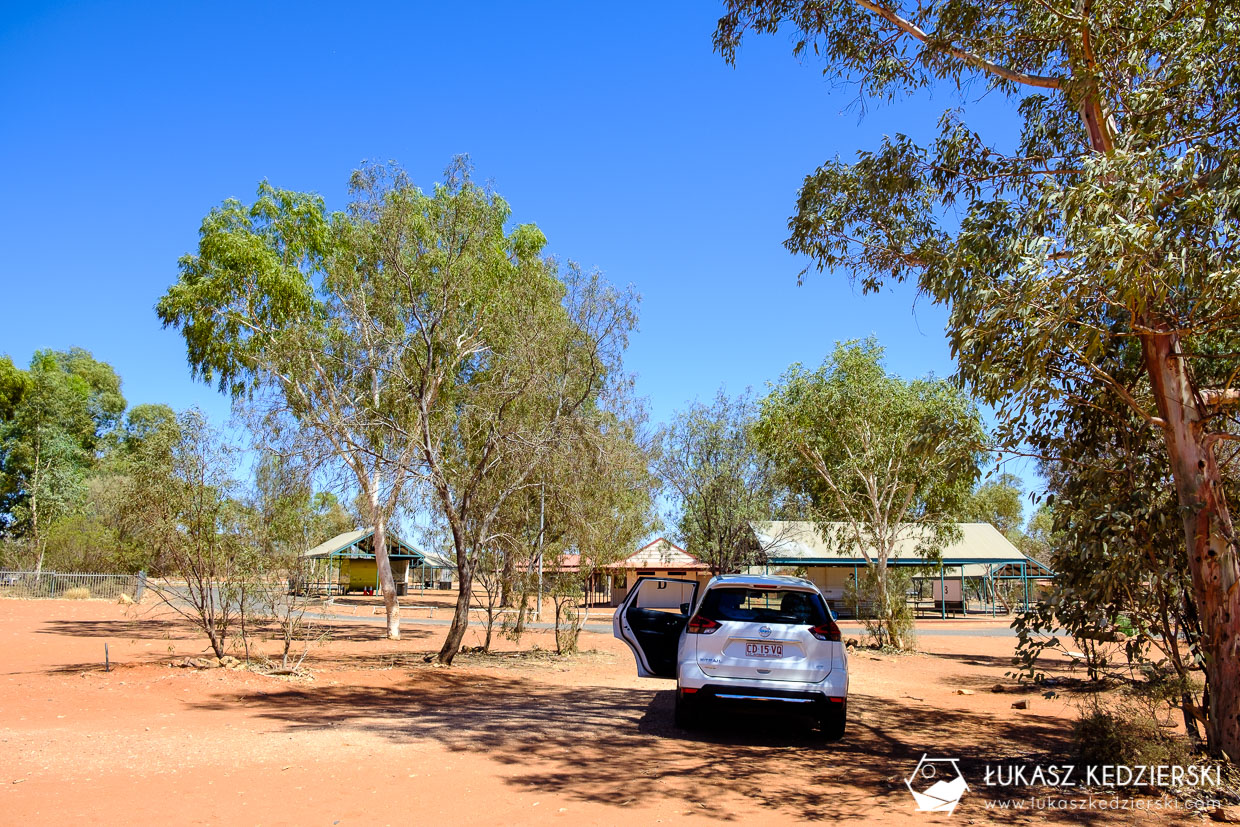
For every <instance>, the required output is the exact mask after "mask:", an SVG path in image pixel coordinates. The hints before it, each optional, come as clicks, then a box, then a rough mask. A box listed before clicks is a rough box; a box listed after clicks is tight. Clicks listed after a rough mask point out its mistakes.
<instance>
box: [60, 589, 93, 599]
mask: <svg viewBox="0 0 1240 827" xmlns="http://www.w3.org/2000/svg"><path fill="white" fill-rule="evenodd" d="M65 600H90V589H88V588H86V587H85V586H78V587H77V588H76V589H66V590H65Z"/></svg>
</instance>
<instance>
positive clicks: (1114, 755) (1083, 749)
mask: <svg viewBox="0 0 1240 827" xmlns="http://www.w3.org/2000/svg"><path fill="white" fill-rule="evenodd" d="M1072 741H1073V745H1074V747H1075V749H1076V754H1077V757H1078V758H1079V759H1080V761H1081V763H1082V764H1083V765H1086V766H1103V765H1121V764H1123V765H1127V766H1130V767H1133V766H1137V765H1142V764H1143V765H1146V766H1151V765H1153V766H1158V765H1171V764H1182V763H1184V762H1185V761H1186V760H1187V759H1188V758H1189V756H1188V746H1187V744H1186V743H1185V741H1184V739H1183V738H1179V737H1177V736H1176V735H1174V734H1172V733H1169V732H1167V731H1166V730H1165V729H1164V728H1163V727H1161V726H1159V723H1158V720H1157V719H1156V718H1155V717H1154V716H1153V715H1152V714H1150V711H1149V709H1148V707H1147V706H1146V705H1144V704H1141V703H1139V702H1136V701H1134V700H1133V699H1131V698H1123V697H1120V698H1114V697H1113V698H1110V699H1109V700H1103V699H1100V698H1099V696H1098V695H1094V696H1093V697H1092V698H1091V700H1090V702H1087V703H1086V704H1085V705H1084V707H1083V708H1082V709H1081V711H1080V715H1079V716H1078V718H1077V720H1076V721H1075V722H1074V723H1073V725H1072Z"/></svg>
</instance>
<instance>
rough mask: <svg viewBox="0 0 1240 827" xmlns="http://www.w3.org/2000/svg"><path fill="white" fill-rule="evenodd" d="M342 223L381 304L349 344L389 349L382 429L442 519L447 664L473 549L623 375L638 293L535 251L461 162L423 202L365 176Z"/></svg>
mask: <svg viewBox="0 0 1240 827" xmlns="http://www.w3.org/2000/svg"><path fill="white" fill-rule="evenodd" d="M354 187H355V190H357V191H358V192H359V193H361V194H362V195H361V197H359V198H358V199H357V200H356V201H355V204H354V207H353V211H352V213H351V216H352V218H353V223H352V225H351V229H352V231H353V232H355V233H357V234H358V235H359V237H360V240H359V241H358V242H357V243H356V249H359V250H364V251H365V252H364V253H363V256H362V258H363V260H364V261H366V262H368V263H370V262H373V263H374V264H373V265H369V266H373V267H375V269H376V270H377V271H378V272H381V273H382V276H383V278H382V295H381V297H380V301H378V302H377V303H375V304H373V305H372V307H371V311H372V312H371V313H370V314H368V315H367V316H366V317H365V318H364V319H361V320H360V321H361V322H362V323H363V325H364V328H363V329H362V330H359V332H358V334H357V335H358V336H359V338H362V339H365V340H370V341H375V342H377V343H381V345H380V346H382V347H383V348H384V349H385V350H386V351H387V352H391V353H393V354H397V358H395V359H394V360H393V362H392V365H391V372H390V374H389V376H390V385H391V388H392V392H393V397H392V399H393V402H395V401H396V400H397V399H399V400H400V404H387V405H381V406H377V408H376V412H377V413H378V420H379V421H381V422H383V423H384V424H385V426H386V428H387V430H388V432H389V433H392V434H395V435H397V436H396V437H395V438H398V439H399V440H401V441H402V442H406V441H407V442H408V443H409V444H411V445H415V446H416V448H417V462H418V469H419V470H418V473H419V474H420V476H419V480H420V481H421V482H422V483H423V484H424V486H425V489H426V490H427V491H429V501H430V502H431V503H433V505H434V507H435V509H436V511H437V513H438V516H439V517H440V518H441V519H442V521H443V523H445V524H446V526H447V529H448V534H449V535H450V537H451V542H452V552H453V556H454V557H455V561H456V568H457V576H458V578H459V583H460V594H459V597H458V600H457V604H456V611H455V612H454V615H453V619H452V624H451V626H450V627H449V629H448V634H447V636H446V638H445V641H444V644H443V647H442V648H441V650H440V652H439V655H438V658H439V660H440V662H443V663H451V661H452V659H453V658H454V657H455V655H456V653H457V651H458V650H459V649H460V645H461V640H462V638H463V636H464V634H465V630H466V627H467V626H468V622H469V601H470V597H471V594H470V592H471V587H472V584H473V578H474V574H475V567H476V565H477V562H478V559H479V557H480V555H481V554H482V553H483V552H484V550H486V549H488V548H490V547H491V546H492V545H493V544H494V543H495V542H496V539H497V537H496V529H497V519H498V517H499V515H500V513H501V512H502V511H503V509H504V508H505V506H506V504H507V503H508V501H509V500H510V499H511V498H513V497H516V496H521V494H522V492H529V491H531V490H532V489H534V488H535V487H537V486H538V484H539V480H538V479H537V475H536V472H537V470H538V469H539V467H540V466H542V464H543V463H544V461H545V460H546V458H547V457H548V455H550V454H551V453H552V452H553V451H555V450H556V449H557V447H558V446H561V445H563V444H565V443H566V442H569V441H571V436H572V432H573V427H574V423H575V422H577V418H578V414H579V413H580V412H582V411H584V410H585V409H586V408H588V407H589V406H591V405H592V404H594V403H595V401H596V400H597V399H598V398H599V396H600V394H602V393H603V392H604V390H605V389H606V388H607V386H608V383H609V382H614V381H616V380H617V379H619V378H620V356H621V354H622V352H623V349H624V347H625V346H626V345H627V341H628V334H629V332H630V331H631V330H632V328H633V326H634V324H635V319H636V314H635V302H636V297H635V296H634V295H633V294H632V293H631V291H621V290H617V289H615V288H613V287H611V286H610V285H608V284H607V283H606V282H605V281H604V280H603V279H602V278H601V277H600V276H599V275H598V274H595V273H586V272H583V271H582V270H581V269H580V268H579V267H577V266H575V265H573V264H567V265H561V264H559V263H558V262H556V261H555V260H553V259H549V258H545V257H544V256H543V248H544V246H545V244H546V239H545V238H544V236H543V234H542V233H541V232H540V231H539V230H538V228H537V227H535V226H533V225H529V224H525V225H516V226H513V227H511V229H509V227H508V222H509V219H510V216H511V210H510V208H509V206H508V204H507V203H506V202H505V201H504V200H503V199H502V198H500V197H499V196H498V195H496V194H495V193H494V192H491V191H489V190H487V189H485V188H483V187H481V186H479V185H478V184H476V183H475V182H474V181H473V180H472V178H471V176H470V169H469V166H468V163H467V162H466V161H465V160H463V159H462V160H461V161H459V162H458V163H457V164H455V165H454V166H453V167H452V168H451V169H450V170H449V173H448V175H447V176H446V180H445V181H444V182H442V183H440V184H438V185H436V186H435V187H434V189H433V190H432V191H431V192H429V193H427V192H424V191H422V190H421V189H419V188H417V187H415V186H413V185H412V184H411V183H410V182H409V180H408V178H407V177H406V176H405V175H404V173H403V172H401V171H400V170H394V169H392V168H385V167H368V168H366V169H364V170H361V171H359V172H358V173H357V174H356V175H355V177H354Z"/></svg>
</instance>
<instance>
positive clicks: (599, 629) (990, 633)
mask: <svg viewBox="0 0 1240 827" xmlns="http://www.w3.org/2000/svg"><path fill="white" fill-rule="evenodd" d="M445 611H447V610H446V609H445ZM306 617H312V618H314V619H315V620H339V621H345V622H351V623H384V622H385V620H384V618H383V617H382V616H379V615H375V616H371V615H357V616H352V615H339V614H311V613H307V614H306ZM401 622H402V623H419V624H426V625H428V626H447V625H449V624H450V623H451V622H452V621H451V619H449V618H439V617H435V618H427V617H410V616H409V615H408V614H404V613H402V616H401ZM933 622H934V621H923V622H922V623H919V624H918V625H917V634H918V635H926V636H929V637H1016V632H1015V631H1014V630H1013V629H1011V628H1010V627H1008V626H991V625H985V626H983V625H980V624H979V625H977V626H976V627H970V628H961V627H955V628H950V629H939V628H935V627H934V626H931V625H929V624H930V623H933ZM478 623H479V620H478V619H477V618H474V619H471V621H470V625H471V626H476V625H477V624H478ZM525 625H526V628H528V629H554V628H555V624H554V623H539V622H530V623H526V624H525ZM581 629H582V631H584V632H594V633H597V634H607V635H610V634H611V623H610V622H609V623H606V624H603V623H587V624H586V625H585V626H583V627H581ZM840 629H841V631H842V632H843V633H844V635H845V636H848V637H857V636H860V635H862V634H864V631H865V630H864V629H863V628H862V627H860V626H857V625H855V624H851V623H841V624H840Z"/></svg>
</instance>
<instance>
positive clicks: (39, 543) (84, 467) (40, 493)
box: [0, 348, 125, 567]
mask: <svg viewBox="0 0 1240 827" xmlns="http://www.w3.org/2000/svg"><path fill="white" fill-rule="evenodd" d="M120 384H121V383H120V378H119V377H118V376H117V375H116V372H115V371H114V370H113V369H112V367H111V366H110V365H108V364H106V363H103V362H99V361H96V360H95V359H94V358H93V357H92V356H91V355H90V353H89V352H87V351H85V350H82V349H81V348H73V349H72V350H70V351H68V352H64V353H61V352H56V351H50V350H44V351H38V352H36V353H35V354H34V356H33V357H32V358H31V361H30V369H29V370H28V371H24V372H23V371H18V370H17V369H16V368H15V367H13V363H12V361H11V360H9V359H7V358H5V359H4V360H3V362H0V411H2V412H3V413H4V414H5V415H4V416H3V417H0V531H2V532H4V533H7V534H9V535H11V536H14V537H16V538H18V539H20V540H22V541H24V542H25V543H27V544H28V546H29V549H30V558H31V559H29V560H28V561H27V564H28V565H33V566H36V567H39V566H41V565H42V559H43V555H44V553H45V552H46V542H47V537H48V533H49V531H50V529H51V528H52V526H53V525H55V523H56V522H57V521H58V520H60V519H62V518H66V517H68V516H70V515H72V514H74V513H75V512H76V511H77V510H78V509H79V508H80V507H81V505H82V503H83V501H84V500H85V497H86V481H87V477H88V474H89V473H90V471H91V469H92V468H93V466H94V464H95V463H96V461H97V459H98V456H99V452H100V451H101V450H102V448H103V447H104V442H105V439H106V438H107V437H108V436H109V435H110V434H111V432H112V431H113V429H114V428H115V427H116V425H117V422H118V421H119V418H120V416H121V413H122V412H123V411H124V409H125V399H124V397H123V396H121V393H120Z"/></svg>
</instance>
